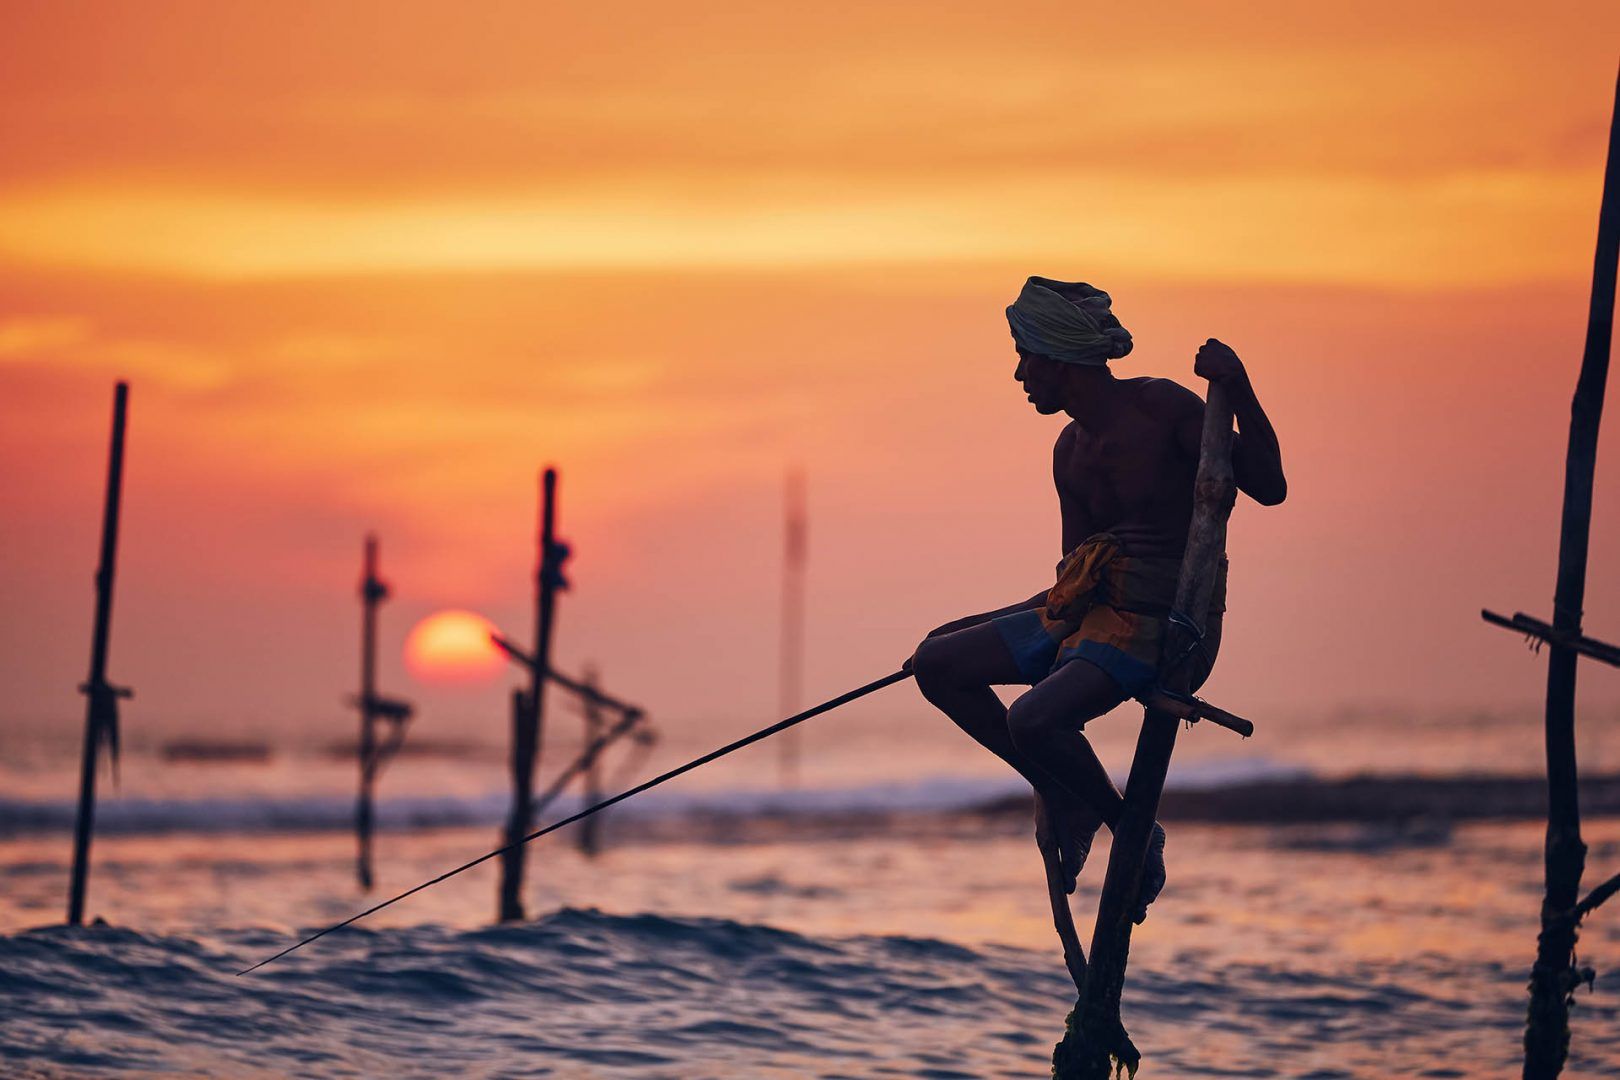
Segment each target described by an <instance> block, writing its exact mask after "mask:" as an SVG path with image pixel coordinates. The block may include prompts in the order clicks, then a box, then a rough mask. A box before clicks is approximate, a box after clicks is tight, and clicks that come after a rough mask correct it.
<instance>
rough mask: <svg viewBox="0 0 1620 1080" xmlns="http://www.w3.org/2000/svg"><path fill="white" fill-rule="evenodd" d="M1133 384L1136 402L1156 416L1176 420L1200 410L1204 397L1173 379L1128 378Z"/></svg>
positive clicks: (1151, 377)
mask: <svg viewBox="0 0 1620 1080" xmlns="http://www.w3.org/2000/svg"><path fill="white" fill-rule="evenodd" d="M1127 381H1128V382H1130V383H1132V384H1134V386H1135V388H1136V393H1137V398H1136V400H1137V402H1138V403H1139V404H1140V405H1141V406H1142V408H1143V409H1144V410H1146V411H1147V412H1149V413H1151V414H1152V415H1154V416H1156V417H1160V418H1162V419H1165V420H1170V421H1176V420H1181V419H1184V418H1186V417H1187V416H1190V415H1192V414H1194V413H1197V412H1200V411H1202V409H1203V407H1204V399H1203V398H1201V397H1199V396H1198V395H1197V394H1196V393H1194V392H1193V391H1191V390H1189V389H1187V388H1186V387H1185V386H1182V385H1181V384H1180V383H1178V382H1176V381H1175V380H1174V379H1160V378H1155V377H1153V376H1149V375H1144V376H1142V377H1141V378H1136V379H1129V380H1127Z"/></svg>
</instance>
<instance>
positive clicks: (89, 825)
mask: <svg viewBox="0 0 1620 1080" xmlns="http://www.w3.org/2000/svg"><path fill="white" fill-rule="evenodd" d="M128 411H129V384H128V383H125V382H120V383H118V385H117V386H116V387H115V388H114V389H113V420H112V442H111V446H110V448H109V450H108V454H107V490H106V496H105V501H104V502H103V504H102V512H101V559H100V562H99V564H98V565H97V567H96V623H95V630H94V632H93V636H92V637H91V641H90V677H89V678H88V679H86V680H85V682H84V685H82V686H80V687H79V691H80V692H81V693H83V694H84V695H85V696H86V697H87V698H88V702H87V704H86V706H85V716H84V751H83V753H82V755H81V757H80V760H79V810H78V814H77V816H76V817H75V819H74V823H73V876H72V879H71V880H70V882H69V885H68V911H67V921H68V925H69V926H80V925H83V923H84V891H85V884H86V881H87V879H88V877H89V874H90V835H91V833H92V831H93V830H94V828H95V817H96V761H97V759H98V758H99V756H100V749H101V746H102V744H103V743H105V744H106V746H107V750H108V753H109V755H110V757H111V760H112V761H113V762H114V763H115V764H116V762H117V761H118V699H119V698H121V697H129V696H130V692H129V691H128V690H127V689H125V688H123V687H118V686H113V685H112V684H111V683H109V682H108V681H107V646H108V643H109V638H110V637H111V634H112V600H113V578H114V575H115V573H116V571H117V567H118V514H119V508H120V505H121V503H122V501H123V493H124V426H125V420H126V417H127V415H128Z"/></svg>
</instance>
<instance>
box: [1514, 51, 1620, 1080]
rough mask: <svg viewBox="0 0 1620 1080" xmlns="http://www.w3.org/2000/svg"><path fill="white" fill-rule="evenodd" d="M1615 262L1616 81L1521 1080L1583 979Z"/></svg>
mask: <svg viewBox="0 0 1620 1080" xmlns="http://www.w3.org/2000/svg"><path fill="white" fill-rule="evenodd" d="M1617 257H1620V80H1617V82H1616V86H1615V104H1614V112H1613V113H1611V115H1610V121H1609V155H1608V161H1607V164H1606V166H1605V169H1604V174H1603V197H1602V202H1601V203H1600V205H1599V209H1598V235H1597V255H1596V258H1595V260H1594V263H1593V267H1592V297H1591V305H1590V308H1589V312H1588V316H1587V322H1586V348H1585V350H1584V353H1583V355H1582V358H1581V373H1580V377H1579V378H1578V379H1577V381H1576V383H1575V398H1574V402H1573V403H1572V405H1571V408H1570V418H1569V450H1568V454H1567V456H1566V458H1565V464H1564V512H1563V519H1562V523H1561V525H1560V527H1559V534H1558V582H1557V585H1556V587H1555V590H1554V593H1553V629H1554V630H1555V631H1556V632H1557V633H1558V634H1559V635H1560V636H1561V637H1562V639H1563V640H1562V641H1560V639H1559V638H1558V637H1555V638H1553V639H1552V640H1551V641H1550V642H1549V643H1548V644H1549V657H1548V663H1547V844H1546V849H1545V860H1546V876H1547V889H1546V894H1545V896H1544V897H1543V899H1542V902H1541V935H1540V938H1539V939H1538V942H1537V947H1536V962H1535V965H1534V966H1533V967H1532V968H1531V969H1530V1009H1529V1014H1528V1017H1527V1019H1526V1022H1525V1030H1524V1077H1525V1080H1551V1078H1552V1077H1555V1076H1557V1075H1558V1074H1559V1073H1560V1072H1561V1071H1562V1070H1563V1067H1564V1060H1565V1058H1566V1057H1567V1056H1568V1054H1569V1003H1570V997H1571V996H1572V995H1573V994H1574V992H1575V987H1576V986H1577V985H1579V983H1580V982H1581V981H1582V975H1581V972H1580V971H1579V970H1577V968H1576V966H1575V942H1576V937H1577V934H1578V927H1579V921H1578V919H1576V918H1574V917H1573V913H1574V911H1575V908H1576V905H1577V903H1578V902H1579V896H1580V890H1581V875H1582V874H1583V873H1584V872H1585V869H1586V844H1585V842H1584V841H1583V840H1582V839H1581V808H1580V798H1579V796H1580V792H1579V786H1578V778H1577V773H1576V764H1575V664H1576V658H1577V656H1578V655H1579V653H1578V652H1577V651H1576V650H1575V649H1574V648H1571V647H1570V645H1569V644H1568V642H1569V641H1570V640H1571V639H1578V638H1579V637H1580V636H1581V607H1582V605H1583V604H1584V603H1585V600H1586V563H1587V546H1588V541H1589V540H1590V538H1591V528H1592V487H1593V478H1594V474H1595V472H1596V469H1597V440H1598V428H1599V425H1600V423H1601V421H1602V418H1603V391H1604V385H1605V383H1606V382H1607V381H1608V375H1609V347H1610V343H1611V340H1612V336H1613V331H1614V290H1615V264H1616V259H1617Z"/></svg>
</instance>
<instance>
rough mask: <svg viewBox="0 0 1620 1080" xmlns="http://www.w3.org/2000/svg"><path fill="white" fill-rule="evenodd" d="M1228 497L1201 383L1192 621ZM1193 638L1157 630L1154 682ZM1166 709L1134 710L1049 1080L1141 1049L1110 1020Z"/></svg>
mask: <svg viewBox="0 0 1620 1080" xmlns="http://www.w3.org/2000/svg"><path fill="white" fill-rule="evenodd" d="M1236 497H1237V486H1236V484H1235V483H1234V482H1233V478H1232V406H1231V404H1230V402H1229V401H1228V399H1227V395H1226V390H1225V388H1223V387H1222V386H1220V385H1219V384H1218V383H1212V384H1211V385H1210V388H1209V399H1208V401H1206V402H1205V404H1204V433H1203V440H1202V443H1201V446H1200V448H1199V457H1198V476H1197V479H1196V480H1195V481H1194V483H1193V520H1192V526H1191V528H1190V529H1189V530H1188V534H1187V550H1186V553H1185V554H1184V555H1183V556H1182V560H1181V579H1180V581H1179V582H1178V584H1177V587H1176V610H1177V611H1179V612H1181V613H1183V614H1185V615H1186V616H1187V617H1188V618H1189V619H1191V620H1193V622H1194V623H1195V624H1196V625H1197V626H1198V627H1202V626H1203V625H1204V623H1205V619H1206V616H1207V614H1208V611H1209V602H1210V598H1211V597H1212V596H1213V595H1214V589H1215V578H1216V575H1217V573H1218V571H1219V567H1220V560H1221V558H1222V556H1223V555H1224V554H1225V552H1226V521H1227V518H1228V517H1229V516H1230V515H1231V512H1232V504H1233V502H1234V501H1235V499H1236ZM1194 647H1196V636H1195V635H1194V634H1193V633H1192V632H1191V631H1190V630H1188V629H1187V628H1185V627H1183V626H1181V625H1180V624H1179V623H1177V622H1174V621H1172V622H1171V624H1170V629H1169V632H1168V633H1167V634H1166V636H1165V645H1164V654H1163V658H1162V659H1161V661H1160V665H1159V682H1160V685H1162V686H1163V687H1164V688H1166V689H1168V690H1171V691H1174V692H1179V693H1186V691H1187V690H1188V688H1189V683H1190V678H1191V672H1190V671H1189V669H1188V666H1187V664H1186V663H1185V660H1186V658H1187V656H1188V651H1189V649H1190V648H1194ZM1178 723H1179V720H1178V719H1177V717H1176V716H1175V714H1174V713H1171V712H1169V711H1166V710H1162V709H1158V708H1153V707H1149V708H1148V709H1146V710H1145V711H1144V713H1143V717H1142V731H1141V734H1140V735H1139V736H1138V737H1137V742H1136V755H1135V757H1134V758H1133V759H1132V761H1131V775H1130V779H1129V780H1128V781H1127V783H1126V786H1125V806H1124V810H1123V811H1122V812H1121V814H1120V819H1119V826H1118V828H1116V829H1115V830H1114V844H1113V849H1112V851H1110V852H1109V856H1108V873H1107V875H1106V876H1105V877H1104V879H1103V889H1102V899H1101V901H1100V902H1099V904H1098V906H1097V923H1096V927H1095V928H1094V929H1093V931H1092V935H1091V956H1090V958H1089V960H1088V961H1087V963H1086V967H1085V985H1084V987H1083V988H1082V989H1081V992H1080V1000H1079V1001H1078V1002H1077V1003H1076V1005H1075V1011H1074V1015H1073V1019H1072V1023H1071V1024H1070V1025H1069V1030H1068V1032H1067V1033H1066V1034H1065V1035H1064V1038H1063V1041H1062V1042H1061V1043H1059V1044H1058V1046H1057V1048H1056V1050H1055V1051H1054V1053H1053V1057H1052V1065H1053V1073H1054V1075H1056V1076H1058V1077H1063V1078H1067V1077H1078V1078H1083V1080H1109V1078H1110V1077H1112V1076H1113V1074H1114V1070H1115V1063H1116V1062H1117V1063H1119V1064H1122V1065H1124V1066H1125V1067H1126V1068H1127V1069H1128V1070H1129V1071H1130V1072H1131V1074H1132V1075H1134V1074H1135V1072H1136V1067H1137V1064H1138V1062H1139V1061H1140V1060H1141V1055H1140V1054H1139V1053H1138V1052H1137V1050H1136V1047H1135V1046H1134V1045H1133V1044H1132V1043H1131V1040H1130V1036H1129V1035H1127V1034H1126V1032H1125V1027H1124V1025H1123V1024H1121V1023H1120V1018H1119V1001H1120V994H1121V991H1122V990H1123V988H1124V985H1125V965H1126V962H1127V960H1128V959H1129V955H1130V946H1131V925H1132V924H1131V915H1132V912H1134V911H1135V910H1136V906H1137V893H1138V891H1139V889H1140V886H1141V882H1142V865H1143V863H1144V862H1145V861H1146V859H1147V852H1148V843H1149V840H1150V839H1151V837H1152V831H1153V823H1154V820H1155V818H1157V817H1158V812H1159V796H1160V794H1161V793H1162V792H1163V791H1164V778H1165V774H1166V773H1167V772H1169V769H1170V755H1171V753H1172V751H1174V750H1175V746H1176V727H1177V725H1178Z"/></svg>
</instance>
